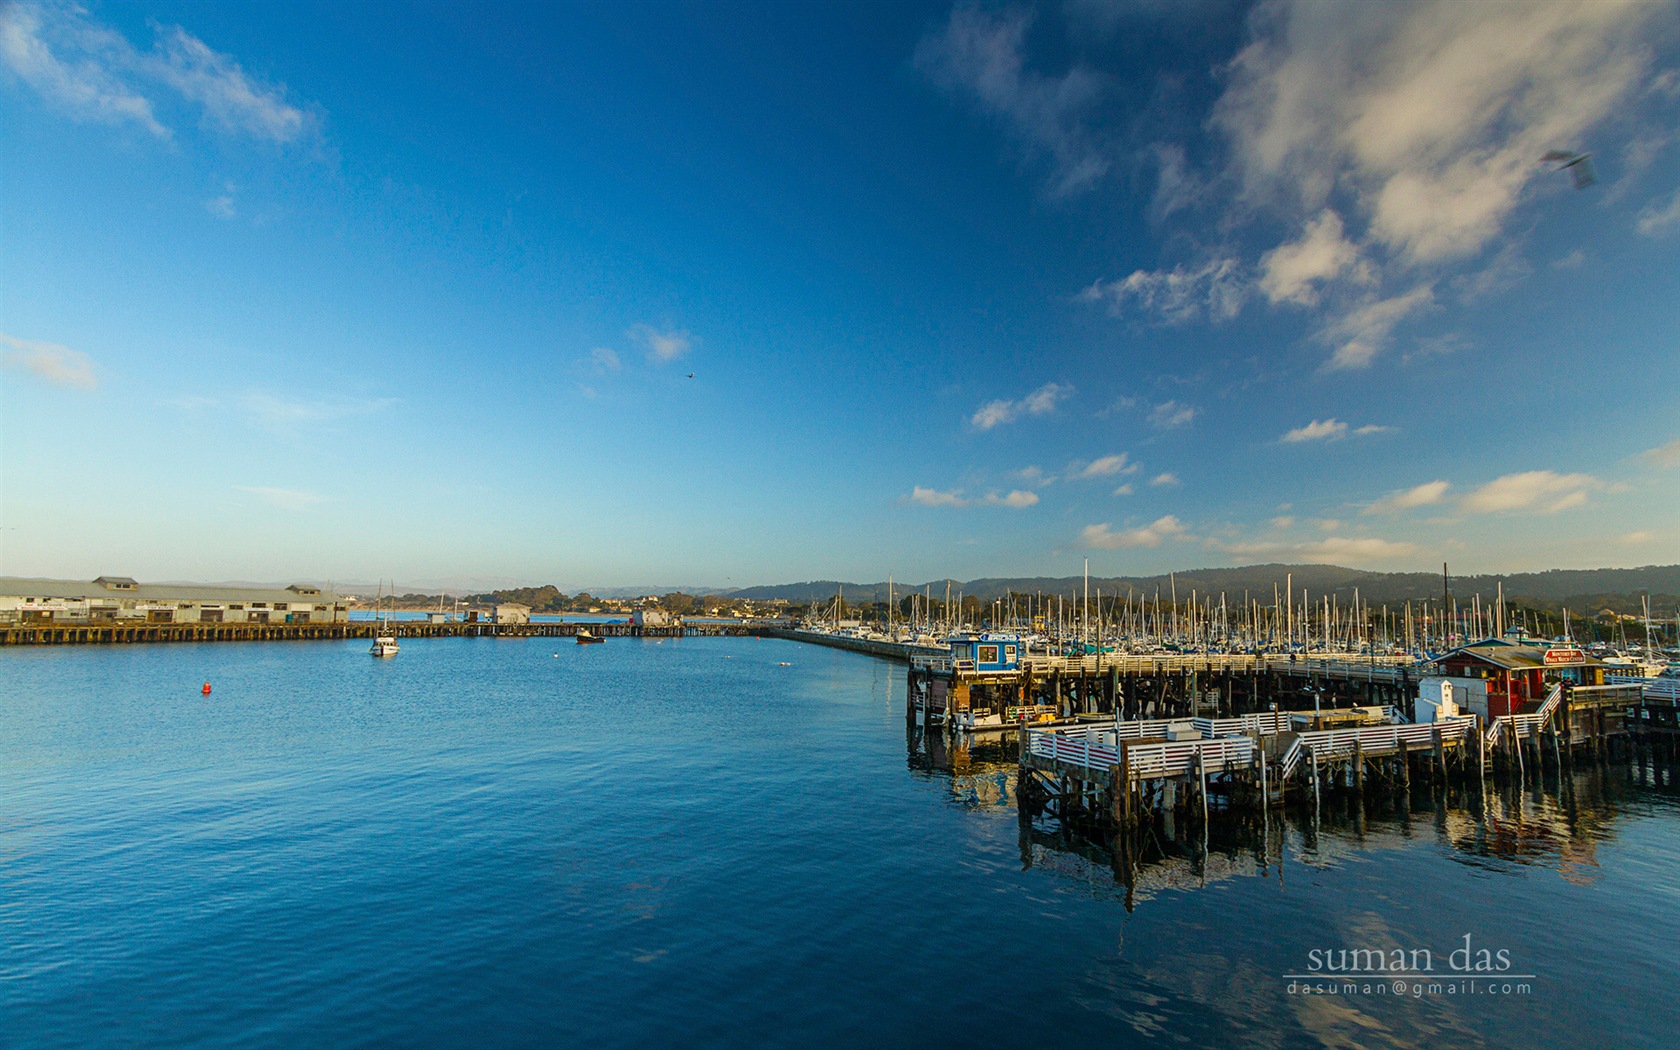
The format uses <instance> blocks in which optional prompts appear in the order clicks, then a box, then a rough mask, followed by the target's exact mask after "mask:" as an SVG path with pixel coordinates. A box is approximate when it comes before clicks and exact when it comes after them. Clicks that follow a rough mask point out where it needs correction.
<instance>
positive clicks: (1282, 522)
mask: <svg viewBox="0 0 1680 1050" xmlns="http://www.w3.org/2000/svg"><path fill="white" fill-rule="evenodd" d="M1293 524H1295V519H1294V518H1292V517H1290V516H1289V515H1287V514H1282V515H1279V516H1278V517H1275V518H1273V519H1272V528H1274V529H1287V528H1289V526H1291V525H1293Z"/></svg>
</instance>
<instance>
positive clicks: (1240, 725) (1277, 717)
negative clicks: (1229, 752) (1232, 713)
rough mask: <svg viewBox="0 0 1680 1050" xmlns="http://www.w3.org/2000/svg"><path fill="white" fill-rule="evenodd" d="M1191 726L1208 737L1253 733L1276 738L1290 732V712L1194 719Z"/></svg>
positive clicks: (1266, 712)
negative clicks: (1280, 734)
mask: <svg viewBox="0 0 1680 1050" xmlns="http://www.w3.org/2000/svg"><path fill="white" fill-rule="evenodd" d="M1190 724H1191V725H1193V726H1195V727H1196V729H1197V730H1198V731H1199V732H1200V733H1201V734H1202V735H1203V736H1206V737H1216V736H1230V735H1233V734H1237V735H1247V734H1251V733H1252V734H1258V735H1259V736H1276V735H1277V734H1279V733H1287V732H1289V712H1287V711H1263V712H1261V713H1259V714H1253V715H1239V716H1237V717H1236V718H1192V719H1191V720H1190Z"/></svg>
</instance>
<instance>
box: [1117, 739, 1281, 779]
mask: <svg viewBox="0 0 1680 1050" xmlns="http://www.w3.org/2000/svg"><path fill="white" fill-rule="evenodd" d="M1258 753H1259V749H1258V748H1256V747H1255V746H1254V741H1253V740H1250V739H1249V738H1248V737H1246V736H1231V737H1221V738H1220V739H1218V740H1168V741H1163V742H1161V743H1153V744H1129V745H1127V747H1126V769H1127V771H1128V772H1129V773H1130V774H1131V776H1132V778H1133V779H1154V778H1158V777H1176V776H1186V775H1188V774H1190V773H1195V772H1198V771H1199V772H1203V773H1219V772H1223V771H1225V770H1227V769H1247V768H1249V767H1251V766H1253V765H1254V763H1255V759H1256V756H1257V755H1258ZM1198 759H1199V769H1198Z"/></svg>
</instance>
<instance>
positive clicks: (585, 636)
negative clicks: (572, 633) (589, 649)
mask: <svg viewBox="0 0 1680 1050" xmlns="http://www.w3.org/2000/svg"><path fill="white" fill-rule="evenodd" d="M604 641H606V639H605V638H602V637H601V636H600V635H598V634H590V633H589V628H587V627H585V628H583V629H582V630H580V631H578V633H577V643H578V644H579V645H600V644H601V643H602V642H604Z"/></svg>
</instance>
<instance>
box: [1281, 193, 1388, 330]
mask: <svg viewBox="0 0 1680 1050" xmlns="http://www.w3.org/2000/svg"><path fill="white" fill-rule="evenodd" d="M1344 274H1352V275H1353V276H1354V277H1355V278H1356V279H1357V280H1358V282H1359V283H1361V284H1368V283H1370V282H1371V280H1372V279H1373V275H1372V273H1371V268H1370V265H1369V264H1368V263H1366V262H1364V261H1363V260H1362V259H1361V258H1360V256H1359V249H1358V247H1356V246H1355V245H1354V243H1353V242H1352V241H1350V240H1348V239H1347V238H1346V237H1345V236H1344V235H1343V232H1342V217H1341V216H1340V215H1338V214H1336V213H1335V212H1334V211H1333V210H1331V209H1329V208H1326V209H1324V210H1323V211H1322V212H1320V213H1319V214H1318V215H1317V217H1315V218H1313V219H1312V220H1311V221H1309V222H1308V223H1307V224H1306V228H1305V229H1304V230H1303V231H1302V233H1301V238H1300V239H1299V240H1296V241H1290V242H1288V243H1286V244H1280V245H1278V246H1277V247H1276V248H1273V249H1272V250H1271V251H1269V252H1267V253H1265V254H1264V255H1262V256H1261V257H1260V290H1261V291H1262V292H1264V293H1265V295H1266V298H1267V299H1269V300H1271V301H1272V302H1274V303H1294V304H1296V305H1298V306H1316V305H1318V300H1319V294H1320V288H1321V284H1322V283H1323V282H1326V281H1332V280H1335V279H1336V278H1339V277H1342V276H1343V275H1344Z"/></svg>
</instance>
